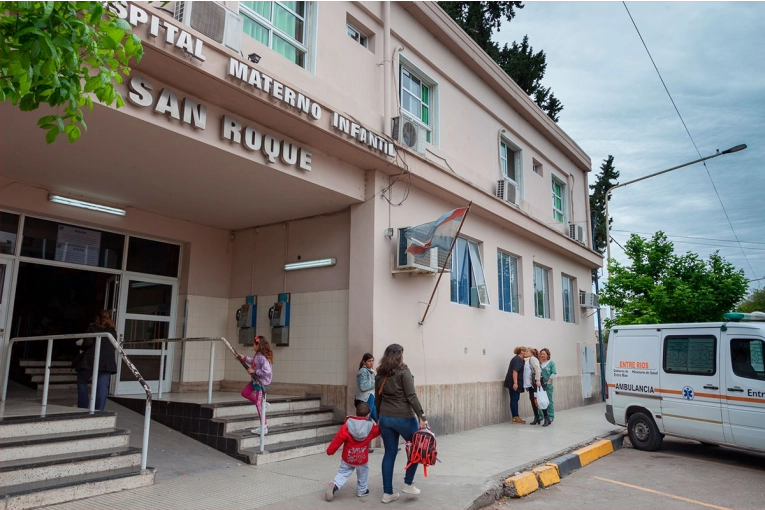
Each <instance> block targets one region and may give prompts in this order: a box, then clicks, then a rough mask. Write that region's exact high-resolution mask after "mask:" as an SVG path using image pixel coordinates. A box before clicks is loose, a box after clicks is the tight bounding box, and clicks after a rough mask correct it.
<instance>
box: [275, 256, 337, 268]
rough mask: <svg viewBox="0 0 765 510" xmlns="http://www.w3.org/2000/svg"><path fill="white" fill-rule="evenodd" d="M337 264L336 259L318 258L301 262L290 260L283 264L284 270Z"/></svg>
mask: <svg viewBox="0 0 765 510" xmlns="http://www.w3.org/2000/svg"><path fill="white" fill-rule="evenodd" d="M335 264H337V259H335V258H330V259H318V260H306V261H302V262H292V263H290V264H284V270H285V271H294V270H295V269H310V268H312V267H326V266H334V265H335Z"/></svg>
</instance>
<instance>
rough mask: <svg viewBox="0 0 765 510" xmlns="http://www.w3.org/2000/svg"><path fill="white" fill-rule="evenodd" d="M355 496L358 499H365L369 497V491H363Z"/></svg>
mask: <svg viewBox="0 0 765 510" xmlns="http://www.w3.org/2000/svg"><path fill="white" fill-rule="evenodd" d="M356 496H358V497H360V498H365V497H367V496H369V489H367V490H365V491H364V492H361V493H357V494H356Z"/></svg>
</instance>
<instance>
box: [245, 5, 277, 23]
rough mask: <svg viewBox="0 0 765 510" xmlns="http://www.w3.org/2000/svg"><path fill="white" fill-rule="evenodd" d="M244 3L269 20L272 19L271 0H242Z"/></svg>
mask: <svg viewBox="0 0 765 510" xmlns="http://www.w3.org/2000/svg"><path fill="white" fill-rule="evenodd" d="M242 5H244V6H245V7H248V8H249V9H250V10H251V11H253V12H255V13H257V14H260V15H261V16H263V17H264V18H266V19H267V20H269V21H270V20H271V2H242Z"/></svg>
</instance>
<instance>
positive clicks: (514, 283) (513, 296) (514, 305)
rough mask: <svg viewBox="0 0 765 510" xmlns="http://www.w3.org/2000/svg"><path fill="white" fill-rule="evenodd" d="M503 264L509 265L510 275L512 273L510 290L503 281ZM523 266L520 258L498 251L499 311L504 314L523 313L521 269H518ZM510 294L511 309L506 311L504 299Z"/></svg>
mask: <svg viewBox="0 0 765 510" xmlns="http://www.w3.org/2000/svg"><path fill="white" fill-rule="evenodd" d="M510 259H513V260H515V268H513V264H511V263H510ZM503 264H507V267H508V273H510V288H507V289H506V288H505V284H504V282H503V281H502V270H503ZM520 264H521V259H520V257H516V256H515V255H511V254H509V253H506V252H504V251H502V250H497V287H498V289H499V296H498V298H499V305H498V306H499V309H500V310H502V311H503V312H508V313H518V314H519V313H521V306H520V281H519V278H518V274H519V269H518V267H519V266H520ZM506 293H509V294H510V309H509V310H506V309H505V308H504V304H503V303H504V299H502V298H503V296H504V295H505V294H506Z"/></svg>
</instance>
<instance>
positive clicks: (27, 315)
mask: <svg viewBox="0 0 765 510" xmlns="http://www.w3.org/2000/svg"><path fill="white" fill-rule="evenodd" d="M111 276H112V274H110V273H99V272H95V271H86V270H82V269H71V268H66V267H56V266H46V265H41V264H33V263H30V262H21V263H20V264H19V276H18V281H17V284H16V298H15V302H14V307H13V321H12V323H11V332H12V335H13V336H14V337H19V336H41V335H66V334H70V333H84V332H85V330H87V329H88V325H89V324H90V323H91V322H93V320H94V319H95V315H96V313H97V312H98V311H99V310H102V309H103V306H104V297H105V293H106V287H107V280H108V279H109V278H110V277H111ZM75 342H76V340H57V341H55V342H54V343H53V359H54V360H55V359H71V358H73V357H74V356H75V355H76V354H77V352H78V347H77V345H76V344H75ZM46 349H47V342H44V341H42V342H24V343H22V344H19V345H18V346H17V347H15V348H14V349H13V358H14V359H45V352H46Z"/></svg>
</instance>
